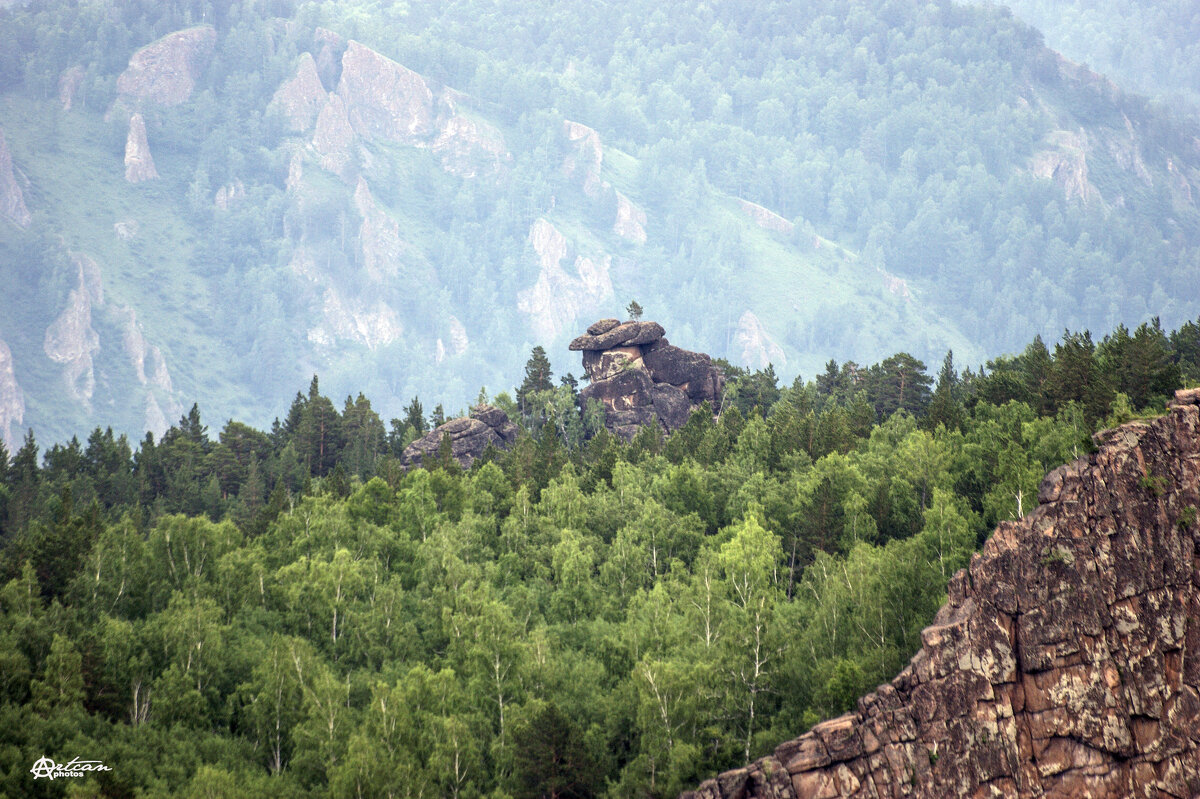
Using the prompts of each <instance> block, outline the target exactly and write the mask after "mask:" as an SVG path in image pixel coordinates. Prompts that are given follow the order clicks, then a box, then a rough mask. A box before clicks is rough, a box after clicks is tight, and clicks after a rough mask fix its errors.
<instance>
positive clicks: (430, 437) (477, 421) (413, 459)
mask: <svg viewBox="0 0 1200 799" xmlns="http://www.w3.org/2000/svg"><path fill="white" fill-rule="evenodd" d="M517 432H518V430H517V426H516V425H515V424H513V423H512V422H511V421H509V418H508V414H506V413H505V412H504V411H502V410H500V409H499V408H497V407H495V406H494V405H477V406H475V407H474V408H472V409H471V415H470V416H463V417H461V418H459V419H451V420H450V421H448V422H446V423H445V424H441V425H438V426H437V427H435V428H434V429H433V430H431V431H430V432H428V433H426V434H425V435H424V436H423V437H421V438H419V439H417V440H416V441H414V442H412V443H411V444H409V445H408V446H407V447H405V448H404V452H403V453H401V455H400V463H401V465H403V466H404V468H405V469H414V468H416V467H418V466H420V465H421V464H422V463H424V462H427V461H428V462H432V461H433V460H434V459H435V458H436V457H437V455H438V448H439V447H440V446H441V445H442V438H443V437H445V436H449V437H450V452H451V454H452V455H453V456H454V459H455V460H457V461H458V463H459V465H460V466H462V467H463V468H464V469H470V468H471V464H473V463H475V461H477V460H478V459H479V456H480V455H482V454H483V451H484V450H485V449H487V446H488V444H491V445H492V446H494V447H496V448H497V449H508V448H509V447H511V446H512V445H513V443H514V442H515V441H516V440H517Z"/></svg>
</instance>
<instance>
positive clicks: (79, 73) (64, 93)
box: [58, 66, 85, 111]
mask: <svg viewBox="0 0 1200 799" xmlns="http://www.w3.org/2000/svg"><path fill="white" fill-rule="evenodd" d="M84 75H85V73H84V71H83V67H81V66H73V67H71V68H70V69H65V70H63V73H62V74H61V75H59V76H58V102H59V103H61V104H62V110H64V111H70V110H71V107H72V106H73V105H75V95H76V93H77V92H78V91H79V86H80V84H81V83H83V78H84Z"/></svg>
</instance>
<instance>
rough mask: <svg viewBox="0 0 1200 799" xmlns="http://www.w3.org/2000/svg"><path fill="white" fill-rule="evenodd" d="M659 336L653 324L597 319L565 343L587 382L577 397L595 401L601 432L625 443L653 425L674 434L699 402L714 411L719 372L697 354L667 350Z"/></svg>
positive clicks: (660, 332)
mask: <svg viewBox="0 0 1200 799" xmlns="http://www.w3.org/2000/svg"><path fill="white" fill-rule="evenodd" d="M664 332H665V331H664V330H663V327H662V325H660V324H659V323H658V322H640V321H635V322H624V323H622V322H619V321H618V320H616V319H601V320H600V321H599V322H596V323H594V324H592V325H591V326H590V327H588V329H587V333H586V334H584V335H582V336H579V337H578V338H576V339H575V340H574V341H572V342H571V349H572V350H574V351H577V352H578V351H582V352H583V369H584V371H585V372H586V373H587V378H588V380H589V381H590V384H589V385H588V386H587V388H585V389H584V390H583V391H581V392H580V397H581V398H582V399H583V400H584V401H585V402H586V401H587V400H589V399H594V400H599V401H600V402H601V403H602V404H603V405H604V412H605V417H604V424H605V427H607V428H608V430H609V431H610V432H611V433H613V434H614V435H616V436H619V437H621V438H623V439H625V440H626V441H630V440H632V439H633V437H634V436H635V435H636V434H637V431H638V430H640V429H641V428H643V427H645V426H646V425H648V424H652V423H654V421H655V420H657V423H658V424H659V425H661V426H662V428H663V429H664V430H665V431H666V432H670V431H672V430H678V429H679V428H680V427H683V425H684V424H685V423H686V422H687V420H688V417H689V416H690V415H691V413H692V411H693V410H695V409H696V408H697V407H699V406H700V404H701V403H703V402H705V401H708V402H709V403H710V404H711V405H712V407H714V408H717V407H718V406H719V403H720V399H721V391H722V389H723V387H724V378H723V376H722V375H721V370H720V369H718V368H717V367H716V366H715V365H714V364H713V362H712V359H711V358H709V357H708V356H707V355H704V354H703V353H699V352H690V351H688V350H684V349H680V348H679V347H675V346H672V345H671V344H669V343H668V342H667V340H666V339H665V338H663V334H664Z"/></svg>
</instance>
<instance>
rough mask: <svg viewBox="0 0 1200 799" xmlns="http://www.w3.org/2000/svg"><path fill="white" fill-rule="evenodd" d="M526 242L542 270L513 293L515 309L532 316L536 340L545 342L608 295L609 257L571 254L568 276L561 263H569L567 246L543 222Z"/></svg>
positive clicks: (609, 294) (535, 226)
mask: <svg viewBox="0 0 1200 799" xmlns="http://www.w3.org/2000/svg"><path fill="white" fill-rule="evenodd" d="M529 243H530V244H532V245H533V249H534V252H536V253H537V254H538V259H539V260H540V261H541V267H542V270H541V272H540V274H539V275H538V279H537V282H536V283H535V284H534V285H533V286H532V287H530V288H528V289H525V290H524V291H522V292H520V293H518V294H517V308H518V309H519V310H521V311H523V312H525V313H527V314H529V315H530V316H531V317H532V325H533V330H534V332H535V333H536V334H537V336H538V338H539V339H541V340H543V341H548V340H550V339H553V338H554V337H555V336H557V335H558V334H559V333H560V332H562V331H563V330H566V329H567V328H569V327H570V326H572V325H574V324H575V322H576V320H577V319H578V318H579V315H580V314H581V313H586V312H591V311H593V310H595V309H596V308H597V307H598V306H599V305H600V303H601V302H602V301H604V300H605V299H607V298H608V297H609V296H611V295H612V291H613V288H612V279H611V277H610V276H609V269H610V268H611V265H612V257H611V256H608V255H604V256H602V257H598V258H588V257H586V256H583V255H575V256H574V266H575V274H574V275H571V274H568V273H567V271H566V270H565V269H563V266H562V262H563V260H571V256H572V255H573V253H572V251H571V246H570V243H569V242H568V241H567V238H566V237H565V236H563V234H562V233H560V232H559V230H558V228H556V227H554V225H552V224H550V223H549V222H548V221H546V220H545V219H538V220H537V221H536V222H534V223H533V227H532V228H530V230H529Z"/></svg>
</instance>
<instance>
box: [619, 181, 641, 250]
mask: <svg viewBox="0 0 1200 799" xmlns="http://www.w3.org/2000/svg"><path fill="white" fill-rule="evenodd" d="M613 233H616V234H617V235H618V236H620V237H621V238H623V239H625V240H626V241H631V242H633V243H634V244H645V243H646V212H645V211H643V210H642V209H641V208H638V207H637V206H636V205H634V204H633V201H632V200H630V199H629V198H628V197H626V196H625V195H624V194H622V193H621V192H617V218H616V219H615V220H614V221H613Z"/></svg>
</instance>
